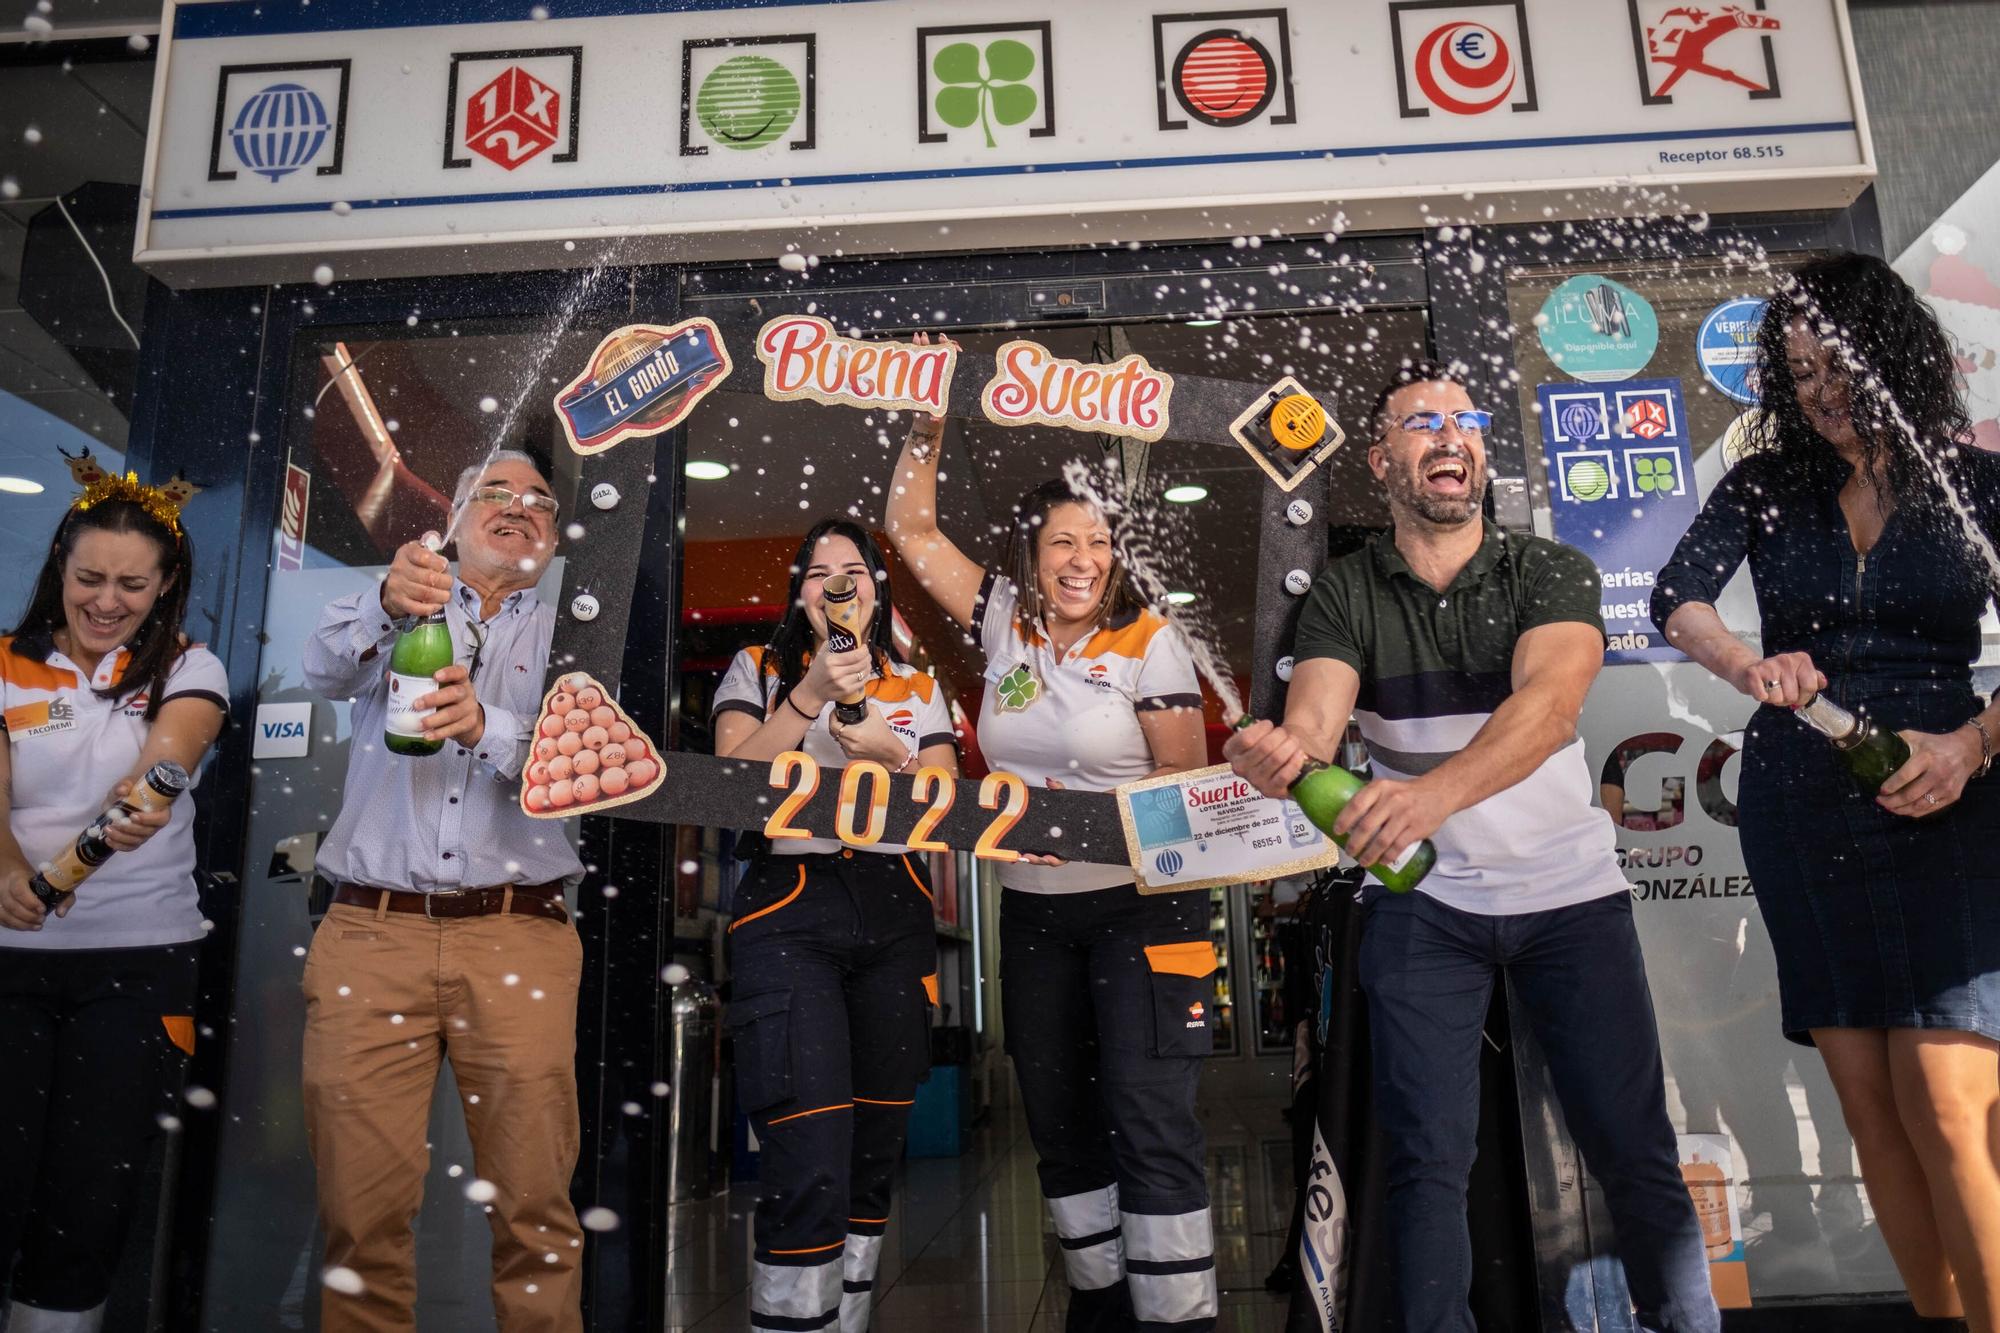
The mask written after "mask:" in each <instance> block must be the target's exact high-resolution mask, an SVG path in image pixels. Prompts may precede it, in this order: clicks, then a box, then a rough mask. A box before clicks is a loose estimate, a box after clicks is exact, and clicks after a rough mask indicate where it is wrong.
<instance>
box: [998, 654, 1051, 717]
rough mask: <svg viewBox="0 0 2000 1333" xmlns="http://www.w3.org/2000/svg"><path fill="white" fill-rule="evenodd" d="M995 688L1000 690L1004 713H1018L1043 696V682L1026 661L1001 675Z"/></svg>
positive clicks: (1001, 707)
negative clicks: (1036, 677) (1036, 676)
mask: <svg viewBox="0 0 2000 1333" xmlns="http://www.w3.org/2000/svg"><path fill="white" fill-rule="evenodd" d="M995 688H996V689H997V690H998V691H999V692H1000V711H1001V712H1003V713H1018V712H1020V711H1021V710H1023V709H1024V708H1026V707H1027V706H1028V705H1029V704H1031V703H1033V702H1035V700H1037V699H1039V698H1041V697H1042V682H1040V681H1039V680H1036V679H1035V673H1034V672H1032V671H1030V670H1028V664H1027V663H1026V662H1023V663H1021V665H1019V666H1017V667H1015V668H1014V669H1013V670H1012V671H1009V672H1008V673H1007V674H1006V675H1004V676H1002V677H1000V683H999V684H998V685H997V686H996V687H995Z"/></svg>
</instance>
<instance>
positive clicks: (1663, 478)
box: [1632, 454, 1679, 495]
mask: <svg viewBox="0 0 2000 1333" xmlns="http://www.w3.org/2000/svg"><path fill="white" fill-rule="evenodd" d="M1632 480H1633V483H1634V484H1635V485H1637V486H1638V488H1639V494H1641V495H1644V494H1646V493H1647V492H1648V491H1657V492H1659V493H1660V494H1662V495H1671V494H1673V493H1674V491H1675V490H1677V489H1678V488H1679V483H1678V482H1677V481H1676V480H1675V477H1674V458H1673V456H1672V455H1670V454H1640V455H1639V456H1638V457H1636V458H1634V459H1633V460H1632Z"/></svg>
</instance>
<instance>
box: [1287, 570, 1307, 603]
mask: <svg viewBox="0 0 2000 1333" xmlns="http://www.w3.org/2000/svg"><path fill="white" fill-rule="evenodd" d="M1312 586H1313V576H1312V575H1310V574H1308V573H1306V572H1305V571H1304V570H1303V569H1295V570H1293V571H1292V572H1291V573H1289V574H1287V575H1285V591H1286V592H1288V593H1290V594H1291V595H1292V596H1294V597H1303V596H1305V592H1306V589H1307V588H1310V587H1312Z"/></svg>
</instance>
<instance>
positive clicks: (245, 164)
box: [208, 60, 353, 185]
mask: <svg viewBox="0 0 2000 1333" xmlns="http://www.w3.org/2000/svg"><path fill="white" fill-rule="evenodd" d="M352 63H353V62H352V61H348V60H307V61H284V62H281V63H275V64H265V65H224V66H223V67H222V69H221V71H220V72H219V73H218V75H217V76H216V91H215V125H214V130H213V133H212V135H211V138H210V143H209V153H208V178H209V179H210V180H212V181H233V180H239V179H240V180H254V181H257V182H259V183H260V184H267V185H282V184H285V183H287V182H290V181H296V180H299V179H302V178H308V177H316V176H337V175H339V174H340V170H341V167H342V165H343V159H344V157H345V154H346V146H347V87H348V78H349V74H350V71H351V66H352Z"/></svg>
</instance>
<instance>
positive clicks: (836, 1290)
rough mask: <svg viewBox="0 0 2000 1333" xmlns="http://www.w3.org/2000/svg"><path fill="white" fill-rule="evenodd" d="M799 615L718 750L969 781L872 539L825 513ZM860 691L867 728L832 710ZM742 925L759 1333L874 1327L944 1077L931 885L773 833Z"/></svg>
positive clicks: (742, 696)
mask: <svg viewBox="0 0 2000 1333" xmlns="http://www.w3.org/2000/svg"><path fill="white" fill-rule="evenodd" d="M835 574H845V575H847V576H849V577H850V578H852V579H853V580H854V583H855V588H856V595H857V602H858V606H859V609H860V614H861V618H862V622H863V623H864V624H866V625H867V626H868V628H867V630H866V631H865V632H858V633H856V634H855V636H854V637H855V639H856V640H857V642H856V644H855V646H854V647H853V648H851V649H848V650H846V651H841V652H835V651H832V650H830V649H828V648H827V646H826V645H827V619H826V611H825V606H824V584H825V582H826V580H827V579H828V578H829V577H830V576H832V575H835ZM785 603H786V611H785V618H784V620H783V621H781V622H780V623H779V625H778V631H777V633H776V634H774V635H773V636H772V638H771V642H770V643H769V644H767V645H765V646H763V647H759V648H745V649H744V650H743V651H742V652H739V653H738V654H736V658H735V660H734V661H733V662H731V663H730V667H729V671H728V674H727V675H725V676H724V677H723V680H722V684H721V686H720V687H719V688H718V689H717V690H716V694H715V703H714V709H715V752H716V753H717V754H718V755H721V756H723V757H725V758H731V759H751V760H769V759H775V758H776V757H777V756H779V755H780V754H783V753H785V752H786V751H788V750H803V751H804V752H805V753H806V754H807V755H809V756H811V757H812V758H813V759H814V760H816V761H817V762H818V763H819V765H820V766H821V768H823V769H824V770H826V775H825V777H823V778H822V779H821V780H822V781H829V780H832V781H838V778H837V777H836V774H837V773H838V771H839V770H840V769H842V768H844V767H846V766H847V764H848V763H850V762H851V761H854V760H861V759H872V760H875V761H876V762H878V763H880V764H881V765H882V766H883V767H884V768H887V769H888V770H889V771H891V772H893V773H904V772H914V771H915V770H916V769H917V768H918V767H919V766H922V765H931V764H935V765H937V766H938V767H940V768H942V769H944V770H945V771H947V772H949V773H951V774H952V775H954V776H956V775H957V773H958V750H957V743H956V740H955V738H954V737H953V735H952V730H951V715H950V713H949V712H948V711H947V710H946V708H945V703H944V696H943V695H942V694H941V693H940V692H939V691H938V687H937V682H936V681H935V680H933V679H932V678H931V677H929V676H927V675H925V674H924V673H923V672H921V671H918V670H916V669H915V668H913V667H910V666H908V665H906V664H904V663H902V662H898V661H897V660H896V659H895V656H894V654H893V652H892V650H891V639H890V634H889V623H890V617H891V614H892V611H893V607H894V600H893V597H892V595H891V592H890V589H889V572H888V569H887V567H886V565H885V564H884V562H883V559H882V552H881V549H880V548H879V547H877V546H876V544H875V539H874V538H873V537H871V536H869V535H868V533H867V531H866V530H865V529H863V528H861V527H860V526H858V525H857V524H854V523H850V522H848V521H847V520H845V519H828V520H826V521H824V522H821V523H819V524H816V525H815V526H814V527H813V528H812V530H811V531H809V532H807V533H806V536H805V540H804V541H803V542H801V543H800V545H799V552H798V555H797V556H796V557H794V559H793V561H792V577H791V586H790V588H789V590H788V591H787V594H786V598H785ZM856 691H860V692H861V693H862V694H863V695H864V697H865V700H866V704H867V711H866V714H865V716H864V717H863V719H862V720H861V721H860V722H858V723H854V724H852V725H849V724H846V723H843V722H841V721H840V719H839V718H838V717H837V716H836V714H835V712H834V701H835V700H838V699H843V698H847V697H850V696H851V695H852V694H853V693H854V692H856ZM735 914H736V921H735V923H734V924H733V925H731V926H730V928H729V967H730V976H731V978H732V981H731V987H732V993H731V996H730V1001H729V1026H730V1030H731V1031H732V1032H733V1033H734V1034H735V1039H736V1096H737V1101H738V1102H739V1103H740V1105H741V1107H742V1110H743V1112H744V1113H745V1114H746V1115H748V1116H749V1117H750V1119H751V1123H752V1124H754V1125H755V1126H756V1128H757V1138H758V1141H759V1143H760V1144H762V1147H763V1155H762V1159H761V1160H760V1162H759V1163H758V1170H759V1175H760V1177H761V1180H762V1186H763V1188H762V1190H761V1191H760V1197H759V1199H758V1201H757V1220H756V1263H755V1267H754V1270H753V1272H752V1275H751V1280H750V1326H751V1327H752V1328H755V1329H773V1330H775V1329H818V1328H829V1329H831V1328H835V1327H838V1328H839V1329H842V1330H855V1331H856V1333H859V1331H860V1330H865V1329H866V1328H867V1327H868V1321H869V1314H870V1309H871V1305H872V1301H873V1290H874V1282H875V1269H876V1264H877V1262H878V1260H879V1258H880V1254H881V1248H882V1231H883V1227H884V1225H885V1224H886V1223H887V1222H888V1219H889V1191H890V1185H891V1182H892V1179H893V1177H894V1174H895V1170H896V1163H897V1161H898V1160H899V1159H901V1157H902V1155H903V1139H904V1136H905V1133H906V1131H907V1128H908V1124H909V1113H910V1104H911V1102H912V1101H913V1100H914V1099H915V1097H916V1090H917V1081H918V1080H919V1079H920V1078H922V1077H923V1074H924V1071H925V1070H927V1069H929V1068H930V1006H931V1004H933V1003H935V1002H936V999H937V933H936V927H935V925H934V917H933V913H932V910H931V891H930V887H929V885H928V884H926V883H925V881H924V877H923V871H922V870H921V869H920V868H919V866H918V859H917V858H916V857H913V856H911V855H909V854H908V852H907V850H906V849H905V848H903V847H898V846H892V845H890V844H887V843H876V844H874V845H873V846H870V847H865V848H853V849H850V848H846V847H843V846H842V845H841V844H840V843H838V842H835V841H833V840H831V839H820V838H785V839H779V840H775V841H765V842H764V845H763V846H762V848H761V849H760V850H759V851H758V853H757V855H756V856H755V857H754V858H753V859H752V861H751V864H750V867H749V870H748V871H747V873H746V874H745V875H744V877H743V882H742V884H741V885H739V886H738V888H737V890H736V900H735Z"/></svg>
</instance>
